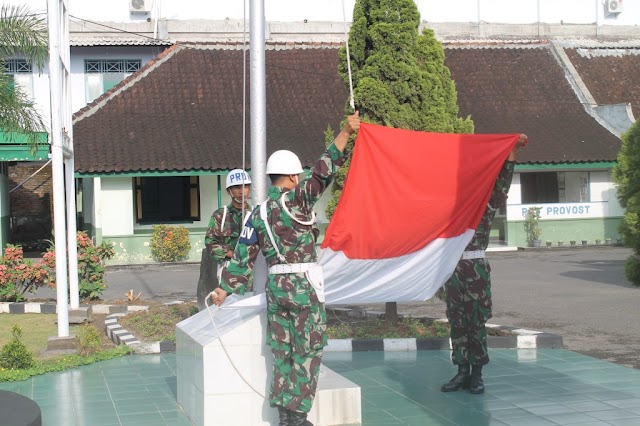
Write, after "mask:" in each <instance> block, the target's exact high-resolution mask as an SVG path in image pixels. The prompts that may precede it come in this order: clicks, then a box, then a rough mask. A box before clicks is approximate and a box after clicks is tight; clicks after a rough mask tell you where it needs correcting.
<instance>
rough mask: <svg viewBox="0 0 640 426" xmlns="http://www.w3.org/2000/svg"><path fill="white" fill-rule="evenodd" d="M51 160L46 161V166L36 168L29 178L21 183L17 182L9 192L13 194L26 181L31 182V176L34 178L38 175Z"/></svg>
mask: <svg viewBox="0 0 640 426" xmlns="http://www.w3.org/2000/svg"><path fill="white" fill-rule="evenodd" d="M50 162H51V160H49V161H47V162H46V163H44V166H42V167H40V168H39V169H38V170H36V171H35V172H33V173H32V174H31V176H29V177H28V178H26V179H25V180H23V181H22V182H20V183H19V184H17V185H16V186H14V187H13V188H11V189H10V190H9V194H11V193H12V192H13V191H15V190H16V189H18V188H20V187H21V186H22V185H24V184H25V183H27V182H29V181H30V180H31V178H33V177H34V176H35V175H37V174H38V173H40V171H41V170H42V169H44V168H45V167H47V166H48V165H49V163H50Z"/></svg>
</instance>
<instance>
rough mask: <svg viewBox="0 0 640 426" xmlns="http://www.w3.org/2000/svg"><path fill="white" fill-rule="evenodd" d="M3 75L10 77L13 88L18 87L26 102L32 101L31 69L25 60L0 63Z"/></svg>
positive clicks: (9, 60)
mask: <svg viewBox="0 0 640 426" xmlns="http://www.w3.org/2000/svg"><path fill="white" fill-rule="evenodd" d="M0 63H1V64H2V69H3V71H4V73H5V74H9V75H11V77H12V79H13V86H11V88H10V90H13V87H19V88H20V90H21V91H22V93H24V94H25V95H26V97H27V100H29V101H32V100H33V68H32V67H31V64H30V63H28V62H27V61H26V60H25V59H5V60H4V61H1V62H0Z"/></svg>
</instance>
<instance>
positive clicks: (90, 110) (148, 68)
mask: <svg viewBox="0 0 640 426" xmlns="http://www.w3.org/2000/svg"><path fill="white" fill-rule="evenodd" d="M184 48H185V47H184V46H181V45H180V44H175V45H173V46H171V47H169V48H168V49H166V50H164V51H163V52H162V53H160V54H159V55H158V56H156V57H155V58H153V59H152V60H150V61H149V62H147V63H146V64H145V65H144V66H143V67H142V68H140V69H139V70H138V71H136V72H135V73H133V74H132V75H131V76H129V77H128V78H125V79H124V80H122V81H121V82H120V83H118V84H116V85H115V86H113V87H112V88H111V89H109V90H107V91H106V92H104V93H103V94H102V95H100V96H98V97H97V98H96V99H95V100H94V101H93V102H90V103H88V104H87V105H85V106H84V107H83V108H81V109H79V110H78V111H76V113H74V114H73V124H76V123H77V122H78V121H80V120H82V119H84V118H87V117H90V116H91V115H93V114H95V113H96V111H98V110H99V109H100V108H102V107H103V106H104V105H105V104H106V103H107V102H108V101H109V100H110V99H112V98H114V97H116V96H117V95H119V94H120V93H121V92H123V91H125V90H127V89H129V88H130V87H132V86H133V85H135V84H136V83H137V82H138V81H140V80H141V79H143V78H145V77H146V76H147V75H148V74H149V73H151V72H152V71H153V70H155V69H156V68H158V67H159V66H160V65H161V64H162V63H164V62H165V61H167V60H168V59H169V58H170V57H172V56H173V55H175V54H176V53H178V52H179V51H180V50H182V49H184Z"/></svg>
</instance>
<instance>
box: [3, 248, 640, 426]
mask: <svg viewBox="0 0 640 426" xmlns="http://www.w3.org/2000/svg"><path fill="white" fill-rule="evenodd" d="M629 253H630V251H629V250H628V249H624V248H618V247H600V248H577V249H567V250H557V249H556V250H540V251H524V252H522V251H521V252H511V253H491V254H490V255H489V257H490V260H491V264H492V267H493V272H492V274H493V293H494V318H493V319H492V321H491V322H493V323H495V324H501V325H512V326H519V327H525V328H529V329H534V330H540V331H547V332H551V333H556V334H560V335H562V336H563V337H564V342H565V347H566V348H567V349H569V350H560V349H538V350H524V349H519V350H513V349H492V350H490V356H491V358H492V362H491V363H490V364H489V366H488V367H487V368H486V374H485V383H486V385H487V392H486V393H485V394H484V395H470V394H469V393H468V392H454V393H450V394H443V393H441V392H440V390H439V387H440V385H441V384H442V383H444V382H446V381H447V380H449V379H450V377H451V376H452V375H453V374H454V373H455V371H454V368H453V366H452V365H451V363H450V360H449V353H448V351H413V352H344V353H337V352H332V353H327V354H325V357H324V362H325V364H326V365H327V366H328V367H330V368H332V369H333V370H335V371H337V372H338V373H340V374H342V375H344V376H346V377H347V378H348V379H350V380H352V381H353V382H355V383H357V384H358V385H360V386H361V388H362V410H363V424H364V425H369V424H380V425H392V424H410V425H411V424H412V425H555V424H576V425H582V426H591V425H640V370H639V369H638V368H640V327H638V306H639V305H640V289H636V288H634V287H632V286H631V285H630V284H629V283H628V282H627V281H626V280H625V278H624V271H623V264H624V259H625V258H626V257H627V256H628V255H629ZM198 272H199V268H198V265H194V264H183V265H170V266H168V265H156V266H144V267H142V266H137V267H128V268H110V269H109V270H108V273H107V279H108V283H109V289H108V290H107V293H106V294H105V297H104V298H105V299H106V300H116V299H122V298H123V296H124V293H125V292H126V291H128V290H129V289H133V290H134V291H135V292H136V293H137V292H138V291H142V292H143V296H142V298H143V300H157V301H170V300H193V299H194V297H195V286H196V282H197V279H198ZM38 297H51V295H47V294H39V295H38ZM360 308H362V309H366V310H376V309H378V310H381V309H383V305H366V306H361V307H360ZM399 310H400V312H401V313H406V314H413V315H429V316H433V317H442V316H444V304H443V303H442V302H440V301H438V300H432V301H429V302H426V303H415V304H402V305H399ZM570 350H571V351H570ZM572 351H573V352H572ZM578 352H580V353H578ZM587 355H590V356H587ZM592 356H593V357H592ZM607 361H612V362H607ZM629 367H635V368H629ZM0 389H4V390H12V391H16V392H19V393H22V394H24V395H26V396H28V397H30V398H33V399H34V400H35V401H36V402H38V403H39V404H40V406H41V408H42V412H43V420H44V423H43V424H44V425H45V426H47V425H65V426H67V425H69V426H72V425H77V426H84V425H91V426H93V425H97V426H100V425H129V424H149V425H188V424H190V422H189V421H188V419H187V417H186V415H185V414H184V413H183V412H182V411H181V410H180V408H179V407H178V406H177V404H176V400H175V393H176V377H175V355H174V354H162V355H136V356H129V357H125V358H121V359H115V360H111V361H106V362H102V363H97V364H94V365H90V366H85V367H81V368H78V369H74V370H69V371H65V372H60V373H51V374H47V375H44V376H37V377H33V378H31V379H30V380H27V381H24V382H17V383H2V384H0ZM0 424H1V422H0Z"/></svg>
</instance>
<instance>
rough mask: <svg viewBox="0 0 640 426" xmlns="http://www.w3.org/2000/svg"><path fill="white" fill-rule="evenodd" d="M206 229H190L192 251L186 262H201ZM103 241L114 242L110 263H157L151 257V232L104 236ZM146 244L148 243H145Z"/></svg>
mask: <svg viewBox="0 0 640 426" xmlns="http://www.w3.org/2000/svg"><path fill="white" fill-rule="evenodd" d="M204 235H205V231H204V230H191V229H190V230H189V239H190V241H191V251H190V252H189V257H188V258H187V259H185V261H186V262H200V257H201V255H202V249H203V248H204ZM101 241H109V242H111V243H113V246H114V248H115V251H116V255H115V256H114V258H113V259H111V260H109V261H108V264H109V265H127V264H140V263H156V261H155V260H153V259H152V258H151V249H150V248H149V242H150V241H151V232H145V233H136V234H135V235H123V236H108V235H107V236H102V240H100V241H99V242H101ZM145 244H146V245H145Z"/></svg>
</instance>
